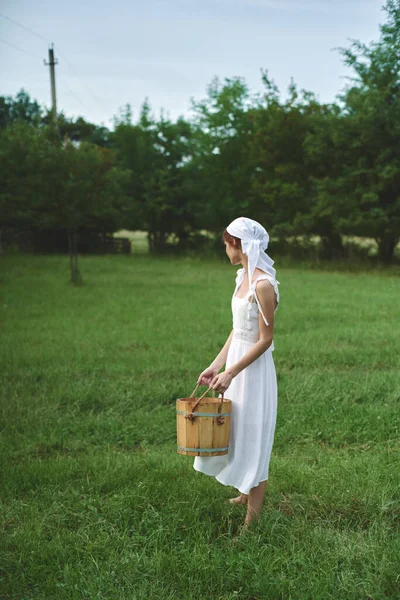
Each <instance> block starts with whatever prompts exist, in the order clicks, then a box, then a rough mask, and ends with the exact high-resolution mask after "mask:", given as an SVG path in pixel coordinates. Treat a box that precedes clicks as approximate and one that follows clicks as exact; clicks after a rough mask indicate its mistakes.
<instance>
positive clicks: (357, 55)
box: [338, 0, 400, 263]
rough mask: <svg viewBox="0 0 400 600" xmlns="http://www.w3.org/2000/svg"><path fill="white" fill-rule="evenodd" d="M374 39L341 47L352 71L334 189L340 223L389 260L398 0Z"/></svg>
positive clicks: (396, 182) (395, 228)
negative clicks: (342, 158) (341, 210)
mask: <svg viewBox="0 0 400 600" xmlns="http://www.w3.org/2000/svg"><path fill="white" fill-rule="evenodd" d="M384 10H385V12H386V14H387V22H386V23H385V24H384V25H381V27H380V31H381V36H380V39H379V41H378V42H373V43H371V44H369V45H366V44H362V43H361V42H358V41H354V42H353V43H352V45H351V46H350V48H348V49H341V52H342V54H343V55H344V59H345V62H346V64H348V65H349V66H351V67H352V68H353V69H354V71H355V77H354V79H353V85H352V86H351V87H350V88H348V89H347V90H346V92H345V94H344V96H343V101H344V102H345V123H346V127H345V130H344V131H343V132H342V133H343V137H342V140H343V139H345V141H346V144H348V150H349V151H348V152H347V154H346V162H345V164H344V168H343V173H342V177H341V179H340V181H339V182H338V193H342V194H344V195H345V196H346V197H347V198H348V205H347V217H346V218H345V219H343V220H342V225H343V226H344V227H345V228H346V229H347V230H349V231H350V230H351V232H352V233H353V234H356V235H368V236H372V237H374V238H375V239H376V241H377V244H378V253H379V257H380V258H381V260H382V261H384V262H386V263H390V262H391V261H392V259H393V253H394V249H395V247H396V244H397V243H398V241H399V240H400V0H388V1H387V3H386V5H385V7H384Z"/></svg>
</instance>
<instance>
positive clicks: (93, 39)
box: [0, 0, 385, 128]
mask: <svg viewBox="0 0 400 600" xmlns="http://www.w3.org/2000/svg"><path fill="white" fill-rule="evenodd" d="M383 4H384V0H129V1H128V0H125V1H123V0H113V2H110V1H109V0H107V1H105V0H96V2H95V1H94V0H79V1H78V0H68V2H61V3H60V2H50V1H49V0H35V2H32V0H29V1H28V0H1V2H0V95H3V96H4V95H6V96H9V95H11V96H15V94H16V93H17V92H18V91H19V90H20V89H21V88H24V89H25V90H26V91H27V92H28V93H29V94H30V96H31V97H32V98H35V99H37V100H38V102H39V103H40V104H43V105H46V106H48V107H49V106H50V104H51V96H50V82H49V68H48V67H46V66H45V65H44V62H43V61H44V60H46V61H47V60H48V47H49V44H50V43H54V52H55V57H56V59H57V61H58V64H57V66H56V87H57V109H58V111H63V112H64V113H65V114H66V115H67V116H69V117H77V116H83V117H84V118H85V119H87V120H89V121H91V122H93V123H98V124H104V125H105V126H107V127H110V128H112V127H113V117H114V116H116V115H118V114H119V111H120V109H121V107H123V106H124V105H126V104H127V103H129V104H130V105H131V107H132V113H133V121H136V120H137V118H138V115H139V112H140V108H141V106H142V104H143V102H144V100H145V99H146V98H148V100H149V102H150V105H151V109H152V112H153V114H154V116H156V117H157V118H158V117H159V116H160V111H161V109H163V110H164V114H165V116H167V117H169V118H171V119H172V120H176V119H177V118H178V117H179V116H180V115H183V116H184V117H188V118H190V115H191V106H190V100H191V98H193V99H194V100H196V101H200V100H202V99H204V98H206V96H207V86H208V85H209V84H210V83H211V82H212V80H213V78H215V77H218V78H219V79H220V81H221V83H223V82H224V80H225V79H226V78H229V79H232V78H233V77H242V78H243V79H244V81H245V82H246V83H247V85H248V87H249V90H250V92H251V93H257V92H259V93H262V90H263V83H262V81H261V69H262V70H265V69H266V70H268V74H269V76H270V77H271V78H272V79H273V80H274V81H275V83H276V84H277V85H278V87H279V89H280V90H281V92H282V97H283V98H285V97H286V91H287V87H288V85H289V83H290V80H291V78H293V80H294V82H295V83H296V84H297V86H298V87H299V89H305V90H307V91H312V92H314V93H315V94H316V96H317V98H318V99H319V100H320V101H321V102H333V101H334V100H335V98H336V95H337V94H338V93H340V92H341V91H342V90H343V89H344V87H345V85H346V83H347V79H346V77H348V76H350V75H351V71H350V69H349V68H347V67H346V66H345V65H344V64H343V58H342V56H341V55H340V53H339V51H338V50H335V48H338V47H348V46H349V45H350V39H357V40H360V41H362V42H365V43H369V42H370V41H373V40H376V39H378V37H379V24H381V23H383V22H384V20H385V13H384V12H383V10H382V5H383ZM6 17H8V18H6ZM10 19H11V20H12V21H11V20H10ZM13 21H14V22H13ZM15 22H16V23H18V25H17V24H16V23H15ZM21 26H23V27H21ZM28 30H29V31H28Z"/></svg>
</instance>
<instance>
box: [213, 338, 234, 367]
mask: <svg viewBox="0 0 400 600" xmlns="http://www.w3.org/2000/svg"><path fill="white" fill-rule="evenodd" d="M232 335H233V329H232V331H231V332H230V334H229V337H228V339H227V340H226V342H225V345H224V347H223V348H222V350H221V352H220V353H219V354H218V356H216V357H215V358H214V360H213V361H212V363H211V365H210V367H215V368H216V369H217V370H218V371H220V370H221V369H222V367H223V366H224V364H225V363H226V358H227V356H228V351H229V347H230V345H231V341H232Z"/></svg>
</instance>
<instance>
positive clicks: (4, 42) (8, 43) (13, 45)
mask: <svg viewBox="0 0 400 600" xmlns="http://www.w3.org/2000/svg"><path fill="white" fill-rule="evenodd" d="M0 42H3V44H7V46H11V48H16V50H20V51H21V52H25V53H26V54H30V56H34V57H35V58H38V59H39V60H42V57H41V56H39V55H38V54H33V52H29V50H25V49H24V48H20V47H19V46H16V45H15V44H12V43H11V42H7V41H6V40H3V39H2V38H0Z"/></svg>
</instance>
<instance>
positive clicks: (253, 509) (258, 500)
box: [245, 479, 268, 527]
mask: <svg viewBox="0 0 400 600" xmlns="http://www.w3.org/2000/svg"><path fill="white" fill-rule="evenodd" d="M267 481H268V480H267V479H266V480H265V481H261V482H260V483H259V484H258V485H257V486H256V487H253V488H251V490H250V493H249V499H248V502H247V515H246V520H245V527H249V525H250V523H251V522H252V520H253V518H254V519H258V518H259V516H260V513H261V508H262V505H263V501H264V494H265V489H266V487H267Z"/></svg>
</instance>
